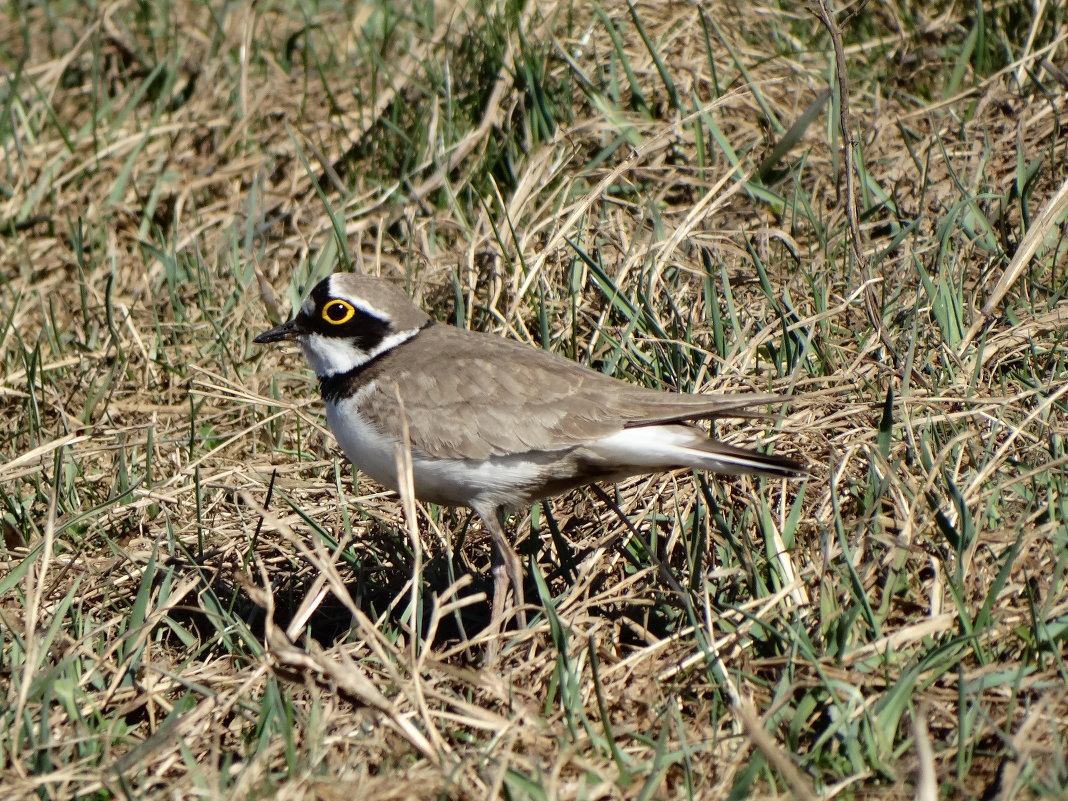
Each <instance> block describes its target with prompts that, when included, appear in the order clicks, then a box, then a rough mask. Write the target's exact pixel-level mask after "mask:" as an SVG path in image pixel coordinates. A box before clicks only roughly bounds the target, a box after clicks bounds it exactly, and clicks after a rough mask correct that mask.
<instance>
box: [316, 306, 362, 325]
mask: <svg viewBox="0 0 1068 801" xmlns="http://www.w3.org/2000/svg"><path fill="white" fill-rule="evenodd" d="M355 315H356V309H355V308H353V305H352V304H351V303H349V302H348V301H344V300H332V301H330V302H329V303H327V304H326V305H325V306H323V319H324V320H326V321H327V322H328V323H331V324H332V325H344V324H345V323H347V322H348V321H349V320H351V319H352V318H353V317H354V316H355Z"/></svg>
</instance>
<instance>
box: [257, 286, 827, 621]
mask: <svg viewBox="0 0 1068 801" xmlns="http://www.w3.org/2000/svg"><path fill="white" fill-rule="evenodd" d="M292 340H295V341H296V342H297V343H298V344H299V345H300V348H301V350H302V351H303V353H304V357H305V359H306V360H307V362H308V364H309V366H310V367H311V368H312V370H313V371H314V372H315V374H316V376H317V377H318V379H319V388H320V392H321V395H322V399H323V402H324V404H325V407H326V419H327V423H328V424H329V427H330V430H331V432H332V433H333V435H334V437H335V438H336V439H337V442H338V444H339V445H340V447H341V450H342V451H343V452H344V453H345V455H346V457H347V458H348V459H349V460H350V461H351V462H352V463H353V464H355V465H356V467H358V468H359V469H360V470H361V471H363V472H364V473H366V474H367V475H369V476H370V477H371V478H373V479H374V480H375V481H376V482H378V483H379V484H381V485H383V486H384V487H386V488H388V489H391V490H395V491H396V490H398V489H399V484H400V482H399V478H398V466H397V458H396V453H397V448H398V446H399V445H400V444H401V443H402V442H406V443H407V445H408V447H409V449H410V457H411V473H412V478H413V487H414V494H415V497H416V498H418V499H420V500H423V501H429V502H432V503H437V504H441V505H445V506H454V507H468V508H469V509H471V510H472V511H473V512H474V513H475V514H476V515H477V516H478V517H479V518H480V519H481V520H482V523H483V525H484V527H485V528H486V530H487V531H488V532H489V534H490V537H491V541H492V546H493V558H492V562H491V571H490V572H491V575H492V578H493V598H492V604H491V613H490V623H489V627H490V628H492V629H493V630H495V631H500V630H501V627H502V626H503V625H504V624H505V623H506V622H507V621H508V619H509V618H510V617H512V615H509V616H505V604H506V601H507V594H508V591H509V590H511V595H512V602H513V610H514V611H513V614H514V617H515V619H516V621H517V622H518V624H519V625H520V626H522V627H525V626H526V614H525V601H524V597H523V567H522V562H521V561H520V559H519V556H518V555H517V554H516V552H515V550H514V548H513V547H512V546H511V544H510V542H509V538H508V536H507V534H506V532H505V519H506V517H505V516H506V514H507V513H508V512H509V511H511V510H516V509H521V508H524V507H526V506H528V505H530V504H531V503H533V502H534V501H538V500H542V499H545V498H548V497H551V496H554V495H558V494H560V493H563V492H566V491H568V490H570V489H573V488H576V487H579V486H584V485H588V484H594V483H597V482H607V483H614V482H618V481H621V480H623V479H626V478H629V477H631V476H635V475H640V474H645V473H654V472H661V471H668V470H676V469H683V468H692V469H698V470H707V471H710V472H713V473H720V474H726V475H758V476H770V477H783V478H792V477H800V476H804V475H806V474H807V473H808V467H807V466H806V465H805V464H804V463H802V462H800V461H798V460H796V459H793V458H790V457H787V456H781V455H773V454H766V453H760V452H758V451H754V450H747V449H744V448H739V447H736V446H734V445H728V444H726V443H724V442H720V441H719V440H717V439H714V438H712V437H710V436H709V435H708V433H706V432H705V430H704V429H702V428H701V427H700V426H698V425H696V424H695V423H696V422H697V421H702V420H715V419H717V418H721V417H740V418H753V417H760V416H761V415H759V414H754V413H753V412H750V411H748V410H749V409H751V408H752V407H754V406H761V405H767V404H770V403H774V402H781V401H782V400H784V399H783V398H782V397H781V396H778V395H774V394H764V393H743V394H719V395H717V394H687V393H679V392H671V391H663V390H655V389H650V388H647V387H641V386H638V385H635V384H631V383H628V382H626V381H623V380H620V379H617V378H614V377H612V376H609V375H606V374H604V373H600V372H597V371H596V370H593V369H590V368H588V367H585V366H583V365H581V364H578V363H577V362H574V361H571V360H569V359H567V358H564V357H563V356H560V355H557V354H554V353H551V352H550V351H547V350H544V349H539V348H536V347H533V346H531V345H527V344H525V343H522V342H518V341H516V340H511V339H505V338H503V337H499V336H495V335H493V334H488V333H481V332H477V331H470V330H466V329H462V328H458V327H456V326H452V325H449V324H446V323H441V322H438V321H437V320H435V319H434V318H433V317H431V316H430V315H429V314H427V313H426V312H425V311H423V310H422V309H421V308H419V306H417V305H416V304H415V303H414V302H413V301H412V300H411V299H410V298H409V297H408V295H407V294H406V293H405V292H404V290H403V289H401V288H400V287H399V286H397V285H396V284H393V283H391V282H389V281H388V280H386V279H383V278H378V277H375V276H370V275H363V274H357V273H340V272H339V273H334V274H332V275H329V276H327V277H326V278H324V279H322V280H321V281H320V282H319V283H318V284H316V286H315V287H314V288H313V289H312V291H311V293H310V294H309V295H308V296H307V298H306V299H305V300H304V301H303V303H302V304H301V306H300V309H299V310H298V312H297V313H296V315H295V316H294V317H293V318H292V319H290V320H289V321H287V322H284V323H282V324H281V325H278V326H275V327H274V328H271V329H270V330H269V331H265V332H264V333H262V334H260V335H259V336H257V337H255V339H254V340H253V342H255V343H258V344H268V343H276V342H286V341H292ZM405 423H406V424H407V435H406V436H405V433H404V428H405Z"/></svg>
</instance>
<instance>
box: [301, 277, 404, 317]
mask: <svg viewBox="0 0 1068 801" xmlns="http://www.w3.org/2000/svg"><path fill="white" fill-rule="evenodd" d="M338 277H339V276H338V275H336V274H335V275H331V276H330V277H329V278H327V279H326V280H327V281H329V282H330V283H329V285H328V287H327V288H328V290H329V291H328V293H327V294H328V295H329V296H330V297H331V298H338V299H340V300H345V301H348V302H349V303H351V304H352V305H353V306H355V307H356V311H360V312H363V313H364V314H370V315H371V316H372V317H377V318H378V319H379V320H385V321H387V322H389V320H390V316H389V315H388V314H386V313H385V312H384V311H382V310H381V309H378V308H376V307H374V306H372V305H371V304H370V303H368V302H367V301H366V300H364V299H363V298H356V297H353V296H352V295H348V294H346V293H344V292H341V291H339V290H338V289H337V287H335V286H334V279H335V278H338ZM300 310H301V311H302V312H306V313H307V314H311V313H312V312H313V311H314V310H315V304H314V303H313V302H312V299H311V298H310V297H309V298H308V299H307V300H306V301H304V305H303V306H301V307H300Z"/></svg>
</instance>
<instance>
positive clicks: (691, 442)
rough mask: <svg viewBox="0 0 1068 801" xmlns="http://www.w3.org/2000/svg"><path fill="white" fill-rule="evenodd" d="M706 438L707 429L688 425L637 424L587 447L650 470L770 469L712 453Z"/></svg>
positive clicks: (735, 472)
mask: <svg viewBox="0 0 1068 801" xmlns="http://www.w3.org/2000/svg"><path fill="white" fill-rule="evenodd" d="M705 442H706V439H705V436H704V433H703V432H699V431H697V430H694V429H693V428H689V427H688V426H680V425H662V426H636V427H635V428H624V429H623V430H621V431H617V432H616V433H615V434H609V435H608V436H607V437H601V439H599V440H596V441H594V442H591V443H590V444H589V445H587V446H586V447H585V448H584V450H585V451H586V452H587V453H589V454H591V455H593V456H594V457H595V458H597V459H600V460H603V461H604V463H605V464H618V465H620V466H628V467H640V468H645V469H647V470H648V471H650V472H652V471H656V470H671V469H672V468H678V467H691V468H695V469H698V470H712V471H714V472H717V473H726V474H728V475H745V474H747V473H764V472H768V467H767V465H764V464H761V463H760V462H759V461H757V460H755V459H751V458H747V457H745V456H736V455H734V454H729V453H710V452H709V451H707V450H704V449H703V448H702V447H701V446H702V445H703V444H704V443H705ZM636 472H638V471H636ZM642 472H644V471H642Z"/></svg>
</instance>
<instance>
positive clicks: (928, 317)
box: [0, 0, 1068, 800]
mask: <svg viewBox="0 0 1068 801" xmlns="http://www.w3.org/2000/svg"><path fill="white" fill-rule="evenodd" d="M394 5H395V6H396V7H393V6H394ZM407 5H408V4H388V3H367V4H359V5H355V4H342V5H341V6H336V5H331V4H321V5H317V4H305V5H297V4H289V3H284V2H283V3H276V4H256V5H255V6H253V5H252V4H231V5H229V6H224V7H217V6H218V4H214V5H209V4H206V3H203V2H200V1H199V0H178V1H177V2H175V3H172V4H169V5H164V4H161V5H159V7H158V8H157V7H153V6H152V4H145V5H135V4H130V3H122V2H119V3H114V4H110V5H105V6H103V7H100V8H98V9H95V10H88V9H86V8H83V7H82V6H81V5H80V4H74V3H70V4H66V3H61V2H55V3H52V4H47V3H44V4H36V5H32V6H27V7H26V8H20V9H19V10H18V11H17V12H15V11H14V10H13V9H9V10H7V11H6V12H5V16H4V17H3V18H2V21H3V27H2V28H0V54H2V57H3V63H4V66H5V72H6V75H7V81H6V82H5V87H4V90H3V94H2V97H3V110H4V114H3V115H2V117H0V142H2V143H3V147H4V153H5V159H4V163H5V167H4V174H3V177H2V179H0V186H2V189H3V194H2V196H0V204H2V208H0V233H2V237H0V265H2V268H0V276H2V281H3V286H2V290H3V291H2V292H0V363H2V366H3V367H2V377H0V404H2V408H3V418H2V421H0V519H2V523H0V525H2V527H3V535H4V536H3V548H2V550H0V560H2V562H3V564H4V568H3V574H2V575H0V688H2V692H3V694H4V708H3V710H2V711H0V743H2V749H0V754H2V756H0V760H2V764H0V767H2V776H0V784H2V788H3V795H4V797H7V798H16V797H18V798H21V797H31V796H33V797H39V798H72V797H79V798H83V797H99V798H108V797H131V798H132V797H136V798H163V797H167V798H191V797H204V796H207V797H227V798H230V797H235V798H236V797H241V798H250V797H276V798H287V799H288V798H292V799H311V798H321V799H351V798H360V799H375V800H378V799H402V798H405V799H406V798H432V797H437V798H483V797H497V796H502V797H507V798H532V799H550V798H551V799H572V798H574V799H580V798H582V799H596V798H618V797H624V798H641V799H648V798H742V797H753V798H785V797H793V798H808V797H832V796H838V797H846V798H854V797H855V798H861V797H862V798H887V799H893V798H906V797H908V798H913V797H917V798H929V797H932V796H931V794H932V792H937V791H938V790H939V789H940V790H941V792H942V795H943V796H945V797H960V798H984V799H1014V798H1028V797H1040V796H1050V797H1058V796H1061V794H1063V793H1064V792H1065V787H1066V786H1068V749H1066V743H1068V724H1066V723H1065V721H1066V720H1068V689H1066V688H1068V663H1066V656H1068V649H1066V645H1065V643H1066V637H1068V594H1066V592H1065V581H1066V571H1068V547H1066V546H1068V527H1066V524H1065V520H1066V519H1068V502H1066V499H1068V480H1066V478H1065V474H1066V473H1068V471H1066V470H1065V466H1066V465H1068V456H1066V452H1065V435H1066V433H1068V417H1066V414H1065V409H1066V398H1065V396H1066V393H1068V363H1066V362H1068V359H1066V354H1068V348H1066V343H1065V340H1066V333H1068V300H1066V296H1068V269H1066V266H1068V258H1066V256H1065V252H1066V247H1068V243H1066V237H1065V234H1066V227H1065V225H1066V224H1065V214H1064V205H1063V204H1064V203H1065V202H1068V201H1065V200H1064V199H1063V198H1064V190H1063V187H1064V186H1065V185H1066V181H1068V134H1066V132H1065V127H1064V119H1065V114H1066V113H1068V76H1066V73H1065V67H1064V65H1065V63H1066V61H1065V52H1066V43H1065V34H1064V32H1063V25H1061V24H1060V23H1059V22H1058V21H1057V20H1058V16H1057V4H1052V5H1047V4H1041V3H1039V4H1035V9H1037V11H1032V9H1031V7H1030V6H1028V8H1027V10H1025V9H1023V7H1022V5H1018V4H1002V5H1000V6H998V7H996V8H994V9H992V10H988V11H986V12H985V13H984V14H981V15H978V16H976V12H975V9H974V8H972V7H970V6H969V7H967V8H964V7H961V6H959V5H951V4H947V5H945V6H944V7H943V6H939V7H937V8H931V9H926V8H913V7H911V6H904V5H902V4H900V3H886V4H868V5H864V6H861V7H860V8H858V9H854V11H855V12H856V16H853V17H849V18H846V17H845V16H842V15H840V16H839V21H840V24H841V27H842V31H843V40H844V42H843V45H844V56H845V63H846V65H847V68H848V75H847V81H848V82H847V87H846V88H847V91H848V97H849V99H850V105H851V109H852V114H853V117H854V128H855V132H856V134H857V138H858V161H857V170H856V176H857V188H858V189H857V202H858V207H859V212H860V229H859V231H858V233H859V235H860V239H859V242H860V245H861V253H860V254H859V256H860V257H859V259H858V256H857V254H856V253H854V252H853V250H852V249H851V246H850V230H849V226H848V221H847V215H846V204H845V202H844V195H843V192H844V186H845V182H844V175H843V164H844V162H843V156H842V148H841V143H842V136H841V130H840V128H839V126H838V117H837V114H836V113H835V112H834V109H836V104H835V102H834V101H833V100H832V101H830V102H829V103H827V104H825V105H822V104H820V103H819V101H818V98H819V96H820V93H821V92H823V91H824V90H825V89H826V88H827V85H828V80H829V76H830V75H832V73H833V69H834V59H833V55H832V53H831V43H830V39H829V37H828V35H827V33H826V32H825V30H824V28H823V27H822V26H821V25H820V23H819V21H818V20H817V19H816V18H815V17H814V16H812V15H810V13H809V12H807V11H803V10H800V7H798V10H796V11H788V10H787V11H784V10H783V9H782V8H780V7H778V6H776V5H760V4H757V5H755V6H738V5H731V4H726V3H714V4H707V7H706V8H705V9H704V10H703V11H702V10H701V9H699V8H696V7H695V6H694V5H693V4H691V3H683V2H678V3H675V2H637V3H634V4H632V5H628V4H627V3H617V2H609V3H605V4H603V5H601V6H595V5H592V4H586V3H574V2H568V1H567V0H559V1H558V2H544V3H537V4H526V5H523V4H517V3H503V2H501V3H498V4H493V3H490V2H483V3H478V2H471V3H444V2H439V3H434V2H429V1H428V2H423V3H417V4H413V5H414V10H411V9H407ZM402 7H403V8H404V9H407V10H401V9H402ZM809 109H812V111H813V113H812V114H811V115H809V116H807V117H806V112H807V111H808V110H809ZM799 121H800V122H799ZM795 123H798V124H797V125H796V126H795V127H794V128H792V129H791V126H794V124H795ZM779 145H781V147H780V146H779ZM1058 192H1060V194H1058ZM1058 198H1060V200H1058ZM1058 204H1060V205H1058ZM1043 209H1046V210H1047V213H1045V214H1043V213H1042V212H1043ZM339 242H342V243H343V245H339ZM1018 250H1020V251H1023V253H1024V255H1027V254H1028V253H1032V252H1033V254H1034V255H1033V256H1032V257H1030V258H1027V259H1023V258H1020V259H1017V260H1016V261H1015V262H1014V261H1013V256H1014V254H1016V253H1017V252H1018ZM334 269H355V270H362V271H366V272H372V273H376V274H382V275H386V276H389V277H392V278H395V279H397V280H400V281H404V282H405V283H406V284H407V286H408V287H409V288H410V289H411V291H412V293H413V294H414V295H415V296H416V297H417V298H419V299H420V301H421V302H422V303H424V304H425V305H426V306H427V307H428V308H430V309H433V310H434V312H435V313H436V314H437V315H438V316H439V317H440V318H442V319H449V320H451V321H454V322H456V323H458V324H460V325H465V326H469V327H472V328H479V329H484V330H493V331H496V332H498V333H501V334H504V335H508V336H512V337H515V338H518V339H522V340H526V341H529V342H532V343H535V344H539V345H544V346H546V347H549V348H551V349H553V350H555V351H558V352H561V353H564V354H566V355H568V356H570V357H572V358H576V359H578V360H581V361H583V362H585V363H588V364H591V365H593V366H595V367H598V368H599V369H603V370H605V371H609V372H612V373H613V374H616V375H619V376H623V377H627V378H628V379H630V380H632V381H637V382H644V383H648V384H651V385H656V386H669V387H679V388H682V389H693V390H701V391H709V390H720V389H726V390H730V389H742V388H746V389H755V390H767V389H774V390H776V391H780V392H783V393H788V394H793V395H796V396H797V400H796V402H794V403H792V404H791V405H790V406H789V407H787V408H785V409H784V410H783V417H782V418H781V420H777V421H771V422H769V423H768V424H767V425H766V426H763V427H762V429H761V430H759V431H756V432H752V433H750V431H749V430H747V429H734V430H725V431H724V432H723V433H725V434H729V435H730V436H729V438H736V439H737V440H738V441H745V442H752V441H754V439H756V438H758V437H759V438H760V440H761V441H762V442H767V443H770V444H773V446H774V447H775V449H776V450H777V451H780V452H789V453H796V454H801V455H803V456H805V457H807V458H808V459H810V460H811V461H812V462H813V463H814V464H816V465H817V466H818V467H817V469H816V472H815V475H814V477H813V478H811V479H809V480H807V481H805V482H794V483H785V482H768V483H764V482H755V481H752V480H748V479H738V480H726V481H714V482H713V481H709V480H707V479H705V478H702V477H692V476H688V475H673V476H657V477H652V478H645V479H639V480H635V481H632V482H629V483H628V484H626V485H624V486H620V487H618V488H617V489H616V494H615V495H614V499H615V502H616V503H617V504H618V505H619V506H620V507H621V508H622V509H623V510H624V511H625V512H626V515H627V519H628V521H629V523H630V524H632V525H633V526H634V527H635V528H636V529H637V530H638V531H639V532H640V533H641V535H642V536H641V539H643V540H645V541H647V542H648V543H649V544H650V546H651V548H652V551H653V553H650V552H649V551H647V550H646V549H645V547H644V545H643V544H642V542H641V541H640V539H639V538H636V537H634V536H633V535H632V532H631V530H630V529H629V528H628V526H627V525H625V524H624V523H623V522H621V521H620V520H619V519H618V518H617V517H616V516H615V515H614V514H613V513H612V512H611V511H610V510H609V509H608V508H607V507H606V506H605V505H604V504H603V503H601V501H600V500H598V498H597V497H596V496H595V495H593V494H590V493H585V492H580V493H573V494H572V495H569V496H567V497H565V498H561V499H559V500H558V501H556V502H554V503H553V504H552V505H551V506H550V507H549V508H548V509H541V508H537V509H534V510H533V514H532V516H527V517H517V518H516V519H515V520H514V521H513V525H515V526H516V529H517V531H519V532H520V533H522V534H523V535H526V536H525V537H524V539H523V544H522V546H521V550H523V551H524V552H525V554H526V555H527V556H529V557H530V560H531V574H532V585H531V587H532V592H533V589H534V587H536V588H537V594H538V598H539V602H540V603H541V605H542V606H543V608H544V614H541V615H539V616H538V617H537V618H536V619H535V620H534V621H533V622H532V624H531V626H530V627H529V629H527V630H523V631H510V632H507V633H506V634H505V635H503V641H502V651H503V652H502V655H501V658H500V661H499V663H498V664H497V665H495V666H494V667H493V668H492V669H481V668H479V667H478V665H477V660H476V659H475V658H474V657H475V655H476V653H477V643H478V635H477V632H478V631H479V628H480V626H481V624H482V623H483V622H484V620H485V614H486V604H485V603H484V600H483V599H482V597H481V595H480V593H483V592H484V591H485V590H486V589H487V582H486V576H485V569H486V566H487V562H488V555H487V548H486V547H485V545H486V543H485V541H484V539H483V535H482V533H481V532H480V531H478V530H477V526H476V525H469V522H470V521H469V520H468V518H467V515H466V514H465V513H462V512H455V511H451V510H443V509H437V508H427V509H422V510H421V511H420V513H419V516H418V520H417V521H414V522H416V523H417V524H418V529H417V532H418V536H417V537H415V538H414V539H413V538H412V537H411V536H410V535H409V533H408V532H409V528H408V527H406V525H405V519H404V516H403V515H402V513H401V507H400V504H399V503H398V501H397V500H396V499H395V498H393V497H391V496H389V495H386V494H382V493H380V492H379V491H378V488H377V487H375V486H373V485H372V484H370V483H369V482H368V481H367V480H365V479H363V478H362V477H359V476H354V475H353V472H352V470H351V468H350V467H349V466H348V465H347V464H346V463H345V462H344V461H343V460H341V459H340V457H339V454H338V452H337V451H336V448H335V446H334V443H333V440H332V439H331V437H330V436H329V433H328V432H326V431H325V429H324V423H323V420H322V418H321V416H320V407H319V404H318V401H317V399H316V397H315V395H316V393H315V387H314V384H313V379H312V378H311V376H309V375H308V374H307V371H306V369H305V367H304V365H303V363H302V361H301V359H300V358H299V356H298V355H297V354H295V353H291V352H289V353H282V354H281V355H279V354H278V353H277V352H271V353H268V352H264V351H262V350H259V349H256V348H255V347H254V346H253V345H252V344H251V338H252V336H253V335H254V334H255V333H257V332H258V331H260V330H263V329H264V328H265V327H267V326H268V325H269V321H268V316H270V315H272V314H274V315H279V314H280V315H282V316H285V315H286V314H287V313H288V309H289V304H292V303H294V302H295V301H297V300H299V298H300V293H301V289H300V287H302V286H307V285H308V284H309V283H310V282H311V281H312V280H314V279H315V278H317V277H319V276H322V275H324V274H326V273H328V272H330V271H332V270H334ZM258 276H259V278H258ZM268 287H270V288H273V291H274V292H276V293H277V295H278V298H279V300H278V301H277V302H276V301H274V300H273V299H272V297H271V292H270V291H268ZM869 299H870V300H871V303H870V304H869ZM984 304H987V305H986V307H985V308H984ZM279 306H280V308H278V307H279ZM265 308H266V309H267V310H268V311H267V314H265V311H264V310H265ZM880 329H881V330H880ZM758 428H760V427H759V426H758ZM409 522H412V521H409ZM664 571H669V575H668V576H665V573H664ZM676 581H677V582H679V583H681V584H682V587H683V592H682V593H679V592H678V591H676V590H674V589H672V586H673V584H674V582H676ZM461 630H463V631H466V632H467V633H468V635H470V636H471V637H472V639H473V640H474V643H475V645H468V644H465V643H464V641H463V640H462V639H461V638H460V636H459V633H460V631H461Z"/></svg>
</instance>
